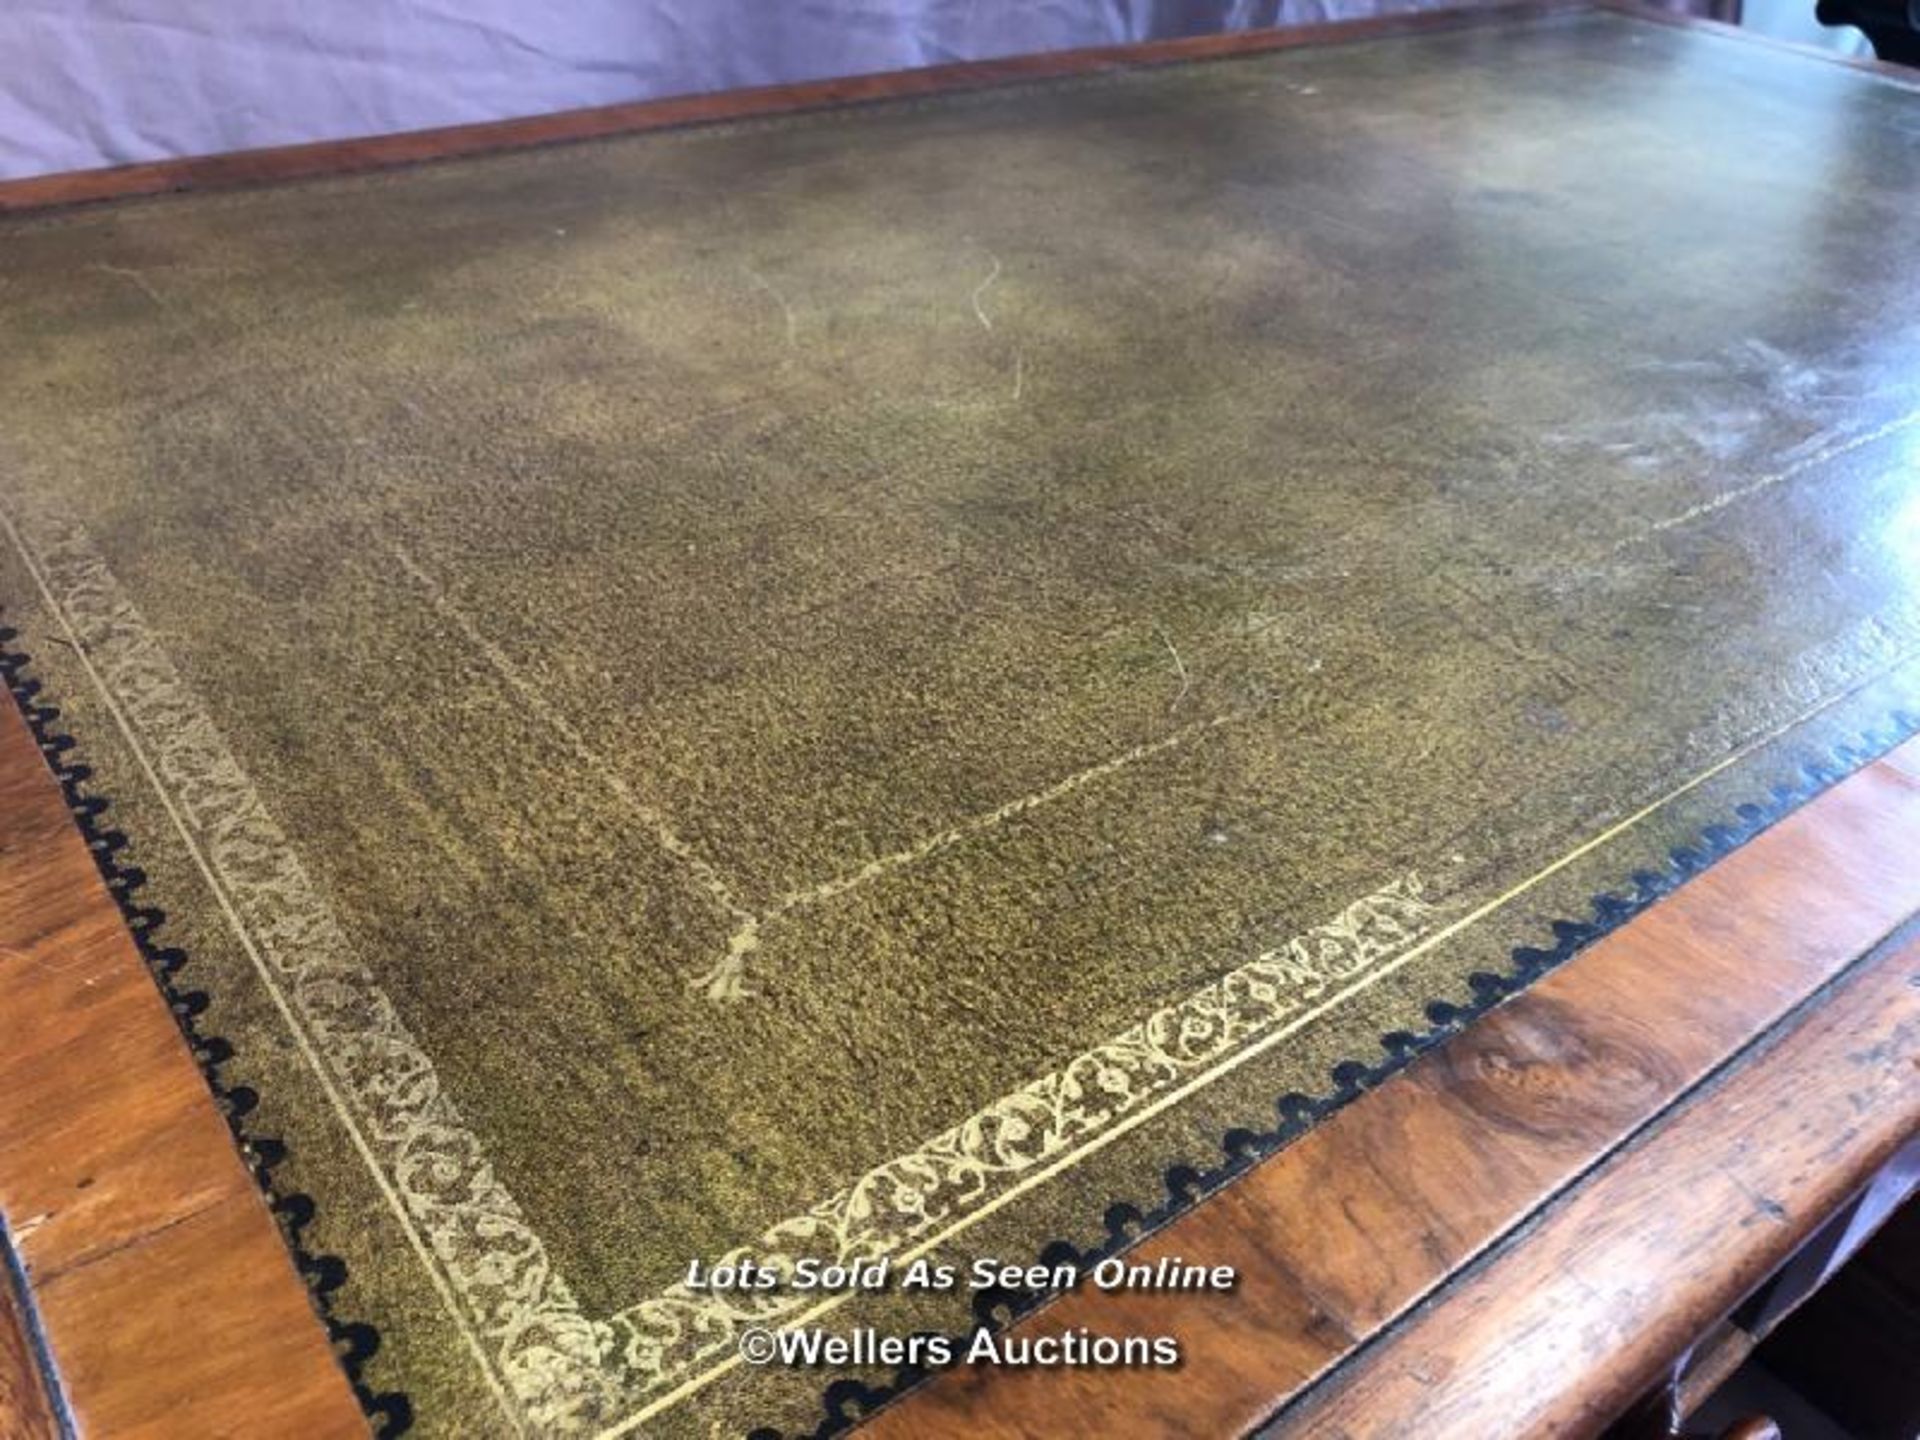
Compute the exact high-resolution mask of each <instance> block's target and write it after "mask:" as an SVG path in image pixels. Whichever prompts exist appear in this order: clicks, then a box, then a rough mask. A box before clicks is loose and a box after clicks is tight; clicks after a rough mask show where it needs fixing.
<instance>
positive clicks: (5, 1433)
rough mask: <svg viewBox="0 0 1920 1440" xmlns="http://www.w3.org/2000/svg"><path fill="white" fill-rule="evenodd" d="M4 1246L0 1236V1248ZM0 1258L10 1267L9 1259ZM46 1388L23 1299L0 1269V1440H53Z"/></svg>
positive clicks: (55, 1424) (56, 1426)
mask: <svg viewBox="0 0 1920 1440" xmlns="http://www.w3.org/2000/svg"><path fill="white" fill-rule="evenodd" d="M6 1244H7V1242H6V1239H5V1237H4V1236H0V1247H5V1246H6ZM0 1259H5V1260H6V1261H7V1264H8V1265H10V1264H11V1259H10V1257H7V1256H0ZM50 1388H51V1387H50V1386H49V1384H48V1383H47V1378H46V1377H45V1376H44V1375H42V1374H41V1371H40V1363H39V1360H38V1358H37V1357H36V1356H35V1354H34V1350H33V1346H32V1344H31V1342H30V1341H29V1340H28V1338H27V1315H26V1310H25V1305H24V1303H23V1297H22V1296H21V1295H20V1294H19V1293H18V1291H17V1287H16V1286H15V1284H14V1281H13V1276H12V1274H11V1273H10V1272H9V1271H8V1270H7V1269H6V1268H0V1440H55V1437H57V1436H58V1435H59V1434H60V1426H59V1423H58V1421H57V1420H56V1418H55V1412H54V1401H53V1397H52V1396H51V1395H50V1394H49V1393H48V1392H49V1390H50Z"/></svg>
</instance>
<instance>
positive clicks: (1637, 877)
mask: <svg viewBox="0 0 1920 1440" xmlns="http://www.w3.org/2000/svg"><path fill="white" fill-rule="evenodd" d="M1916 733H1920V716H1915V715H1913V714H1910V713H1907V712H1905V711H1896V712H1894V713H1893V715H1892V716H1891V717H1890V718H1889V721H1888V723H1887V724H1885V725H1884V726H1882V727H1880V728H1879V729H1877V730H1869V731H1863V732H1861V734H1860V743H1858V744H1854V745H1835V746H1832V747H1830V748H1829V749H1828V751H1827V755H1828V760H1826V761H1822V762H1818V763H1815V762H1807V763H1804V764H1802V765H1801V767H1800V772H1799V778H1798V779H1797V780H1796V781H1795V782H1793V783H1785V784H1780V785H1776V786H1775V787H1774V788H1773V791H1772V793H1771V794H1770V795H1769V796H1768V798H1767V799H1766V800H1765V801H1764V802H1761V803H1757V804H1745V805H1740V806H1738V807H1736V808H1735V810H1734V815H1733V819H1732V821H1731V822H1730V823H1727V824H1723V825H1709V826H1707V827H1706V828H1704V829H1703V830H1701V831H1700V835H1699V838H1698V840H1697V841H1696V842H1695V843H1694V844H1692V845H1690V846H1682V847H1679V848H1677V849H1675V850H1673V851H1671V852H1670V853H1669V855H1668V862H1667V865H1666V867H1665V868H1664V869H1662V870H1658V871H1655V870H1640V871H1636V872H1634V874H1632V875H1631V876H1629V877H1628V885H1629V886H1630V889H1629V890H1628V891H1627V893H1625V894H1615V893H1612V892H1609V891H1602V892H1601V893H1599V894H1597V895H1595V896H1594V897H1593V899H1592V900H1591V901H1590V902H1589V906H1590V909H1591V912H1592V917H1591V918H1590V919H1586V920H1556V921H1554V922H1553V923H1552V925H1551V926H1550V927H1549V929H1550V930H1551V933H1552V935H1553V943H1552V945H1550V946H1548V947H1546V948H1540V947H1536V946H1526V945H1523V946H1520V947H1518V948H1516V949H1515V950H1514V951H1513V952H1512V953H1511V955H1510V957H1509V960H1510V964H1509V968H1508V970H1507V971H1506V973H1504V974H1493V973H1492V972H1489V971H1484V970H1483V971H1476V972H1474V973H1473V974H1471V975H1469V976H1468V977H1467V989H1468V990H1469V991H1470V992H1471V998H1468V999H1466V1000H1464V1001H1463V1002H1461V1003H1459V1004H1455V1003H1453V1002H1450V1001H1446V1000H1435V1001H1433V1002H1432V1003H1430V1004H1429V1005H1428V1006H1427V1007H1426V1016H1427V1020H1428V1021H1429V1025H1428V1028H1427V1029H1425V1030H1423V1031H1421V1032H1420V1033H1418V1034H1414V1033H1411V1032H1409V1031H1405V1030H1396V1031H1393V1032H1391V1033H1389V1034H1386V1035H1382V1036H1381V1037H1380V1042H1379V1043H1380V1048H1381V1050H1382V1051H1384V1052H1385V1055H1384V1058H1382V1059H1380V1060H1377V1061H1375V1062H1374V1063H1372V1064H1368V1063H1366V1062H1365V1061H1362V1060H1357V1059H1356V1060H1344V1061H1342V1062H1341V1063H1340V1064H1338V1065H1335V1066H1334V1067H1333V1069H1332V1070H1331V1071H1330V1072H1329V1075H1328V1079H1329V1080H1330V1082H1331V1084H1330V1087H1329V1088H1328V1089H1327V1090H1325V1091H1323V1092H1321V1093H1320V1094H1318V1095H1303V1094H1301V1093H1299V1092H1298V1091H1295V1092H1292V1093H1289V1094H1286V1095H1282V1096H1281V1097H1280V1098H1279V1099H1278V1100H1277V1101H1275V1102H1274V1114H1275V1117H1276V1119H1277V1121H1278V1123H1277V1124H1276V1125H1275V1127H1274V1128H1273V1129H1271V1130H1266V1131H1258V1130H1249V1129H1245V1128H1237V1129H1233V1130H1229V1131H1228V1132H1227V1133H1226V1134H1225V1135H1224V1136H1222V1137H1221V1141H1220V1150H1221V1154H1222V1156H1223V1159H1222V1161H1221V1163H1220V1164H1219V1165H1217V1166H1215V1167H1214V1168H1212V1169H1210V1170H1204V1171H1202V1170H1196V1169H1194V1168H1193V1167H1192V1166H1190V1165H1176V1166H1174V1167H1173V1168H1172V1169H1170V1170H1168V1171H1167V1172H1166V1174H1165V1175H1164V1176H1163V1177H1162V1178H1163V1183H1164V1185H1165V1188H1166V1198H1165V1199H1164V1200H1162V1201H1161V1202H1160V1203H1159V1204H1158V1205H1156V1206H1155V1207H1154V1208H1153V1209H1151V1210H1146V1211H1142V1210H1141V1209H1140V1208H1139V1206H1137V1205H1134V1204H1132V1203H1131V1202H1127V1201H1120V1202H1117V1203H1115V1204H1113V1205H1110V1206H1108V1207H1107V1210H1106V1214H1105V1216H1104V1217H1103V1219H1104V1221H1105V1224H1106V1228H1107V1236H1106V1239H1104V1240H1102V1241H1101V1242H1100V1243H1099V1244H1097V1245H1095V1246H1094V1247H1092V1248H1091V1249H1088V1250H1084V1251H1083V1250H1080V1249H1079V1248H1077V1247H1076V1246H1075V1245H1074V1244H1073V1243H1072V1242H1071V1241H1068V1240H1055V1241H1053V1242H1052V1243H1050V1244H1048V1245H1046V1246H1043V1247H1042V1248H1041V1250H1040V1252H1039V1254H1038V1256H1037V1257H1036V1258H1037V1259H1038V1261H1039V1263H1040V1264H1042V1265H1045V1266H1048V1267H1056V1266H1061V1265H1073V1266H1076V1267H1078V1268H1079V1270H1080V1272H1081V1273H1083V1274H1084V1273H1085V1272H1086V1271H1087V1270H1088V1269H1090V1268H1091V1267H1093V1266H1094V1265H1097V1264H1099V1263H1100V1262H1101V1261H1102V1260H1106V1259H1109V1258H1111V1257H1112V1256H1115V1255H1119V1254H1121V1253H1123V1252H1124V1251H1126V1250H1127V1249H1129V1248H1131V1247H1132V1246H1134V1245H1136V1244H1138V1243H1139V1242H1140V1241H1142V1240H1144V1239H1146V1238H1147V1237H1148V1236H1149V1235H1151V1234H1153V1233H1154V1232H1155V1231H1156V1230H1159V1229H1161V1228H1162V1227H1163V1226H1165V1225H1167V1224H1168V1223H1169V1222H1170V1221H1172V1220H1174V1219H1175V1218H1177V1217H1178V1216H1180V1215H1181V1214H1183V1213H1184V1212H1186V1211H1187V1210H1190V1209H1191V1208H1192V1207H1193V1206H1194V1205H1195V1204H1197V1203H1198V1202H1199V1201H1201V1200H1203V1199H1205V1198H1206V1197H1208V1196H1210V1195H1212V1194H1213V1193H1214V1192H1215V1191H1217V1190H1219V1189H1221V1188H1222V1187H1223V1186H1225V1185H1227V1184H1228V1183H1230V1182H1231V1181H1233V1180H1234V1179H1236V1178H1237V1177H1239V1176H1240V1175H1243V1174H1245V1173H1246V1172H1247V1171H1248V1170H1250V1169H1252V1168H1253V1166H1255V1165H1256V1164H1258V1163H1259V1162H1260V1161H1262V1160H1265V1159H1267V1158H1268V1157H1269V1156H1271V1155H1273V1154H1275V1153H1276V1152H1277V1151H1279V1150H1281V1149H1282V1148H1284V1147H1285V1146H1286V1145H1288V1144H1289V1143H1291V1142H1292V1141H1294V1140H1296V1139H1298V1138H1299V1137H1300V1136H1301V1135H1303V1134H1305V1133H1306V1132H1307V1131H1308V1130H1310V1129H1312V1128H1313V1127H1314V1126H1315V1125H1318V1124H1319V1123H1320V1122H1321V1121H1322V1120H1324V1119H1326V1118H1327V1117H1328V1116H1329V1115H1331V1114H1333V1112H1334V1111H1336V1110H1338V1109H1340V1108H1341V1107H1342V1106H1344V1105H1345V1104H1347V1102H1348V1101H1350V1100H1355V1099H1358V1098H1359V1097H1360V1096H1361V1095H1363V1094H1365V1093H1366V1092H1367V1091H1369V1090H1371V1089H1373V1088H1374V1087H1375V1086H1377V1085H1379V1084H1380V1083H1381V1082H1382V1081H1384V1080H1387V1079H1389V1078H1391V1077H1392V1076H1394V1075H1396V1074H1398V1073H1399V1072H1400V1071H1401V1070H1402V1069H1404V1068H1405V1067H1406V1066H1407V1064H1408V1063H1409V1062H1411V1061H1412V1060H1413V1059H1414V1057H1416V1056H1418V1055H1420V1054H1422V1053H1423V1052H1425V1051H1427V1050H1430V1049H1432V1048H1433V1047H1434V1046H1435V1045H1438V1044H1439V1043H1440V1042H1441V1041H1443V1040H1446V1039H1448V1038H1450V1037H1451V1036H1453V1035H1456V1034H1458V1033H1459V1032H1460V1031H1461V1030H1464V1029H1465V1028H1466V1027H1467V1026H1468V1025H1469V1024H1470V1023H1472V1022H1473V1021H1474V1020H1477V1019H1479V1018H1480V1016H1482V1015H1484V1014H1486V1013H1487V1012H1488V1011H1489V1010H1491V1009H1493V1008H1494V1007H1495V1006H1496V1005H1498V1004H1500V1003H1501V1002H1502V1001H1504V1000H1506V999H1509V998H1510V997H1512V996H1514V995H1517V994H1519V993H1520V992H1521V991H1522V990H1525V989H1526V988H1527V987H1528V986H1529V985H1532V984H1533V983H1534V981H1536V980H1538V979H1540V978H1541V977H1542V976H1544V975H1546V974H1547V973H1548V972H1549V971H1552V970H1555V969H1557V968H1558V967H1559V966H1561V965H1564V964H1565V963H1566V962H1567V961H1568V960H1571V959H1572V958H1573V957H1574V956H1575V955H1577V954H1578V953H1579V952H1580V951H1582V950H1584V949H1586V948H1587V946H1589V945H1591V944H1592V943H1593V942H1594V941H1596V940H1598V939H1600V938H1601V937H1602V936H1604V935H1606V934H1608V933H1609V932H1611V931H1613V930H1616V929H1618V928H1619V927H1620V926H1621V925H1624V924H1625V923H1626V922H1627V921H1628V920H1631V919H1632V918H1633V917H1634V916H1636V915H1638V914H1639V913H1640V912H1641V911H1642V910H1645V909H1646V908H1647V907H1648V906H1649V905H1651V904H1652V903H1653V902H1654V901H1656V900H1658V899H1660V898H1661V897H1662V896H1664V895H1668V894H1670V893H1672V892H1673V891H1675V890H1677V889H1679V888H1680V886H1682V885H1683V884H1685V883H1686V882H1687V881H1689V880H1691V879H1692V878H1693V877H1694V876H1696V875H1698V874H1699V873H1700V872H1701V871H1703V870H1705V869H1706V868H1707V867H1708V866H1709V865H1711V864H1713V863H1714V861H1716V860H1719V859H1721V858H1723V857H1725V856H1726V855H1728V854H1729V853H1731V852H1732V851H1733V850H1734V849H1736V848H1737V847H1739V846H1741V845H1744V844H1745V843H1746V842H1747V841H1749V840H1751V839H1752V838H1753V837H1754V836H1756V835H1758V834H1759V833H1760V832H1761V831H1762V830H1765V829H1766V828H1767V827H1768V826H1770V825H1772V824H1774V823H1775V822H1776V821H1779V820H1782V819H1784V818H1785V817H1786V816H1787V815H1789V814H1791V813H1792V812H1793V811H1795V810H1797V809H1799V808H1800V806H1802V805H1804V804H1805V803H1806V802H1807V801H1809V800H1811V799H1813V798H1814V796H1816V795H1818V794H1819V793H1820V792H1821V791H1823V790H1826V789H1827V788H1828V787H1830V786H1832V785H1834V784H1837V783H1838V782H1839V781H1841V780H1844V779H1845V778H1846V777H1847V776H1849V775H1851V774H1853V773H1854V772H1855V771H1856V770H1859V769H1861V768H1862V767H1864V766H1866V765H1868V764H1870V763H1871V762H1872V761H1874V760H1875V759H1878V758H1879V757H1880V756H1881V755H1883V754H1885V753H1886V752H1887V751H1888V750H1891V749H1892V748H1893V747H1894V746H1895V745H1898V744H1900V743H1901V742H1902V741H1904V740H1906V739H1908V738H1910V737H1912V736H1913V735H1914V734H1916ZM1055 1293H1056V1292H1053V1291H1046V1290H1025V1291H1015V1290H1008V1289H1005V1288H995V1289H990V1290H982V1291H980V1292H978V1293H976V1294H975V1295H974V1297H973V1314H974V1329H973V1330H972V1332H970V1334H978V1333H979V1332H980V1331H981V1330H983V1329H986V1330H998V1329H1002V1328H1005V1327H1006V1326H1009V1325H1011V1324H1012V1323H1013V1322H1014V1321H1016V1320H1018V1319H1020V1318H1021V1317H1022V1316H1024V1315H1026V1314H1028V1313H1030V1312H1031V1311H1033V1310H1035V1309H1037V1308H1038V1307H1039V1306H1041V1305H1042V1304H1044V1303H1045V1302H1046V1301H1048V1300H1051V1299H1053V1298H1054V1296H1055ZM949 1338H950V1339H951V1340H952V1342H953V1344H954V1346H955V1350H956V1353H958V1352H959V1351H960V1350H961V1349H963V1348H964V1345H965V1343H966V1341H967V1339H968V1338H970V1337H969V1336H953V1337H949ZM934 1373H935V1372H933V1371H931V1370H928V1369H927V1368H926V1367H925V1366H921V1365H906V1366H902V1367H900V1368H899V1369H898V1370H896V1371H895V1372H894V1375H893V1378H892V1379H891V1380H888V1381H885V1382H883V1383H882V1384H879V1385H869V1384H867V1383H866V1382H865V1381H863V1380H858V1379H855V1378H853V1377H851V1376H843V1377H841V1378H839V1379H836V1380H832V1381H830V1382H828V1384H827V1385H826V1386H825V1388H824V1389H823V1390H822V1391H821V1395H820V1407H821V1412H822V1418H821V1421H820V1423H819V1425H818V1426H816V1427H815V1428H814V1429H813V1430H812V1431H809V1432H806V1433H807V1434H808V1435H810V1436H811V1437H812V1440H830V1437H833V1436H836V1435H842V1434H845V1433H846V1432H847V1431H848V1430H851V1429H852V1428H853V1427H854V1426H855V1425H857V1424H859V1423H860V1422H861V1421H862V1420H864V1419H867V1418H868V1417H869V1416H871V1415H872V1414H873V1413H874V1412H875V1411H876V1410H878V1409H880V1407H882V1406H883V1405H888V1404H891V1403H892V1402H894V1401H895V1400H898V1399H899V1398H900V1397H901V1396H903V1395H905V1394H906V1393H907V1392H908V1391H910V1390H912V1389H914V1388H916V1387H917V1386H919V1385H921V1384H924V1383H925V1382H926V1381H927V1380H929V1379H931V1378H932V1376H933V1374H934ZM747 1440H782V1432H781V1431H780V1429H779V1428H778V1427H775V1426H763V1427H761V1428H760V1429H757V1430H754V1431H752V1432H751V1433H750V1434H749V1435H748V1437H747Z"/></svg>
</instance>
